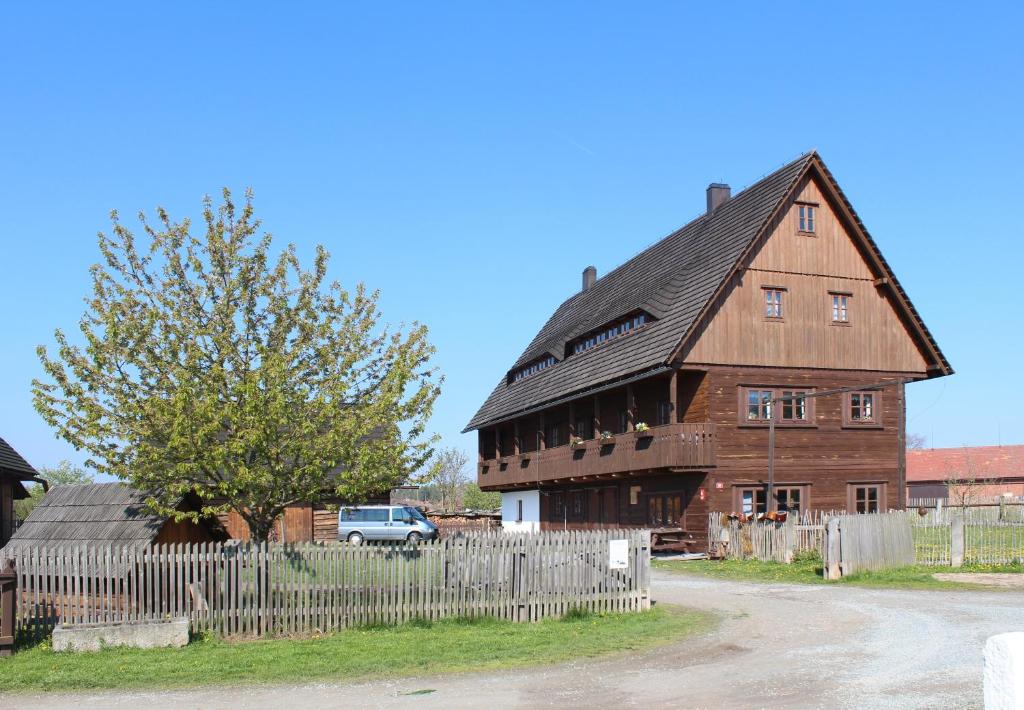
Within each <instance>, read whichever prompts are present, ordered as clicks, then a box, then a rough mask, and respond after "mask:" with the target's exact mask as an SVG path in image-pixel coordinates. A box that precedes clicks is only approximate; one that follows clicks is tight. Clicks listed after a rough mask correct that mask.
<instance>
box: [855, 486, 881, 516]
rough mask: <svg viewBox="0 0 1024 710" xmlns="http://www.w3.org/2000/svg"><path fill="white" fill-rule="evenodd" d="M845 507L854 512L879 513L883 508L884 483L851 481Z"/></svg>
mask: <svg viewBox="0 0 1024 710" xmlns="http://www.w3.org/2000/svg"><path fill="white" fill-rule="evenodd" d="M847 509H848V510H851V511H853V512H854V513H879V512H881V511H883V510H885V484H884V483H851V484H850V486H849V500H848V501H847Z"/></svg>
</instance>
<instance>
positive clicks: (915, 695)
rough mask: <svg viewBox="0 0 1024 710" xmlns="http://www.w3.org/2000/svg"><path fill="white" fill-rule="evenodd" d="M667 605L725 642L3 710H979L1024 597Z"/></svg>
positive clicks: (781, 598)
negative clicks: (348, 681)
mask: <svg viewBox="0 0 1024 710" xmlns="http://www.w3.org/2000/svg"><path fill="white" fill-rule="evenodd" d="M654 596H655V599H656V600H657V601H660V602H666V603H673V604H683V605H687V606H692V607H697V608H700V609H707V610H711V611H715V612H716V613H718V614H720V615H721V616H722V617H723V620H722V624H721V626H720V627H719V628H718V630H716V631H715V632H713V633H711V634H709V635H705V636H702V637H700V638H696V639H692V640H689V641H687V642H684V643H682V644H677V645H675V646H670V647H668V648H663V649H661V650H659V651H654V652H649V653H645V654H641V655H639V656H634V657H629V658H623V657H619V658H616V659H612V660H605V661H598V662H589V663H580V664H567V665H560V666H553V667H544V668H534V669H526V670H518V671H509V672H500V673H486V674H466V675H455V676H448V677H428V678H407V679H403V680H399V681H380V682H373V683H363V684H358V685H341V684H339V685H335V684H330V683H323V684H316V685H304V686H300V687H274V688H232V689H217V690H196V691H168V692H163V693H155V692H154V693H148V692H147V693H140V692H130V693H129V692H126V693H97V694H76V695H73V696H57V695H50V696H36V697H29V696H12V697H7V698H2V697H0V705H2V706H3V707H5V708H7V707H18V708H42V707H62V708H67V707H74V708H76V710H86V709H87V708H126V709H127V708H132V709H133V710H135V709H136V708H146V710H162V709H164V708H166V709H168V710H187V709H190V708H217V709H225V710H226V709H227V708H232V709H233V708H242V707H245V708H258V709H260V710H262V709H267V710H270V709H271V708H273V709H275V710H277V709H279V708H286V709H288V710H299V708H307V707H308V708H316V709H317V710H326V709H327V708H365V707H406V708H415V709H416V710H422V709H423V708H480V707H484V708H498V707H575V708H580V707H582V708H587V710H592V709H593V708H619V707H630V706H636V707H643V708H652V707H656V708H657V707H664V708H670V707H671V708H722V707H744V708H756V707H773V708H780V707H781V708H789V707H829V708H966V707H980V706H981V669H982V665H981V649H982V646H983V644H984V641H985V639H986V638H987V637H988V636H990V635H991V634H995V633H1000V632H1003V631H1011V630H1024V595H1022V594H1020V593H1017V592H1012V591H1006V592H980V591H978V592H973V591H972V592H933V591H929V592H909V591H879V590H868V589H857V588H853V587H825V586H803V585H788V584H770V585H769V584H745V583H737V582H725V581H717V580H714V581H713V580H707V579H703V578H699V577H690V576H681V575H673V574H671V573H667V572H655V574H654Z"/></svg>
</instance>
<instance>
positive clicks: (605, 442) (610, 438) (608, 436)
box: [600, 431, 615, 446]
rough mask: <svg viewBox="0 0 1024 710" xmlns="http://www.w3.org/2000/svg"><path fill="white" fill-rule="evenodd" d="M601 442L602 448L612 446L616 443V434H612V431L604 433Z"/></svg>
mask: <svg viewBox="0 0 1024 710" xmlns="http://www.w3.org/2000/svg"><path fill="white" fill-rule="evenodd" d="M600 441H601V446H611V445H612V444H614V443H615V434H612V433H611V432H610V431H605V432H602V433H601V438H600Z"/></svg>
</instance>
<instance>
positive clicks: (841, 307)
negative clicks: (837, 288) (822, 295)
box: [829, 293, 850, 324]
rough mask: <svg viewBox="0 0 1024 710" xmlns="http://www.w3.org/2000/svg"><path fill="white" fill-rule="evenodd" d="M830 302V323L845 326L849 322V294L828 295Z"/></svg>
mask: <svg viewBox="0 0 1024 710" xmlns="http://www.w3.org/2000/svg"><path fill="white" fill-rule="evenodd" d="M829 298H830V299H831V300H832V322H833V323H842V324H846V323H849V322H850V294H848V293H830V294H829Z"/></svg>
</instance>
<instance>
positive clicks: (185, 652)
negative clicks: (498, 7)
mask: <svg viewBox="0 0 1024 710" xmlns="http://www.w3.org/2000/svg"><path fill="white" fill-rule="evenodd" d="M712 623H713V617H712V616H711V615H709V614H706V613H703V612H697V611H692V610H686V609H680V608H673V607H666V606H659V607H657V608H655V609H652V610H651V611H648V612H643V613H637V614H608V615H588V614H579V613H575V614H570V615H569V616H568V617H567V618H566V619H564V620H561V619H550V620H545V621H541V622H539V623H534V624H515V623H512V622H507V621H497V620H495V619H477V620H451V621H442V622H435V623H430V622H423V621H420V622H413V623H409V624H404V625H402V626H392V627H375V628H366V629H354V630H351V631H346V632H342V633H338V634H332V635H329V636H323V637H320V638H314V639H272V640H261V641H246V642H228V641H221V640H215V639H200V640H196V641H193V642H192V643H190V644H189V645H188V646H186V647H185V648H180V649H152V650H140V649H123V648H118V649H104V650H102V651H98V652H95V653H77V654H72V653H55V652H54V651H52V650H51V649H50V648H48V646H47V645H46V644H44V645H40V646H36V647H33V648H28V649H24V650H21V651H19V652H18V653H16V654H15V655H14V656H12V657H10V658H0V691H20V692H26V691H67V690H92V689H129V688H169V687H188V686H197V685H242V684H245V685H250V684H253V683H299V682H303V681H313V680H321V681H324V680H327V681H350V680H366V679H373V678H392V677H400V676H409V675H419V674H440V673H452V672H460V671H473V670H487V669H506V668H511V667H516V666H527V665H541V664H548V663H558V662H561V661H567V660H570V659H573V660H576V659H580V658H593V657H596V656H602V655H606V654H614V653H618V652H625V651H633V650H637V649H643V648H650V647H653V646H658V645H661V644H665V643H669V642H671V641H675V640H677V639H680V638H682V637H684V636H687V635H689V634H693V633H697V632H700V631H703V630H705V629H707V628H710V626H711V625H712Z"/></svg>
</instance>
